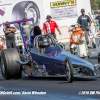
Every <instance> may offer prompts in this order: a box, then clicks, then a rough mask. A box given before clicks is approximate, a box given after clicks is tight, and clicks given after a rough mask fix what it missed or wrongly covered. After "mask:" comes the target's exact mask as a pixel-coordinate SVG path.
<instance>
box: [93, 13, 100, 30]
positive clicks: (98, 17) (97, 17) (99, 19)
mask: <svg viewBox="0 0 100 100" xmlns="http://www.w3.org/2000/svg"><path fill="white" fill-rule="evenodd" d="M96 19H97V20H98V21H99V26H100V12H99V14H98V16H96V18H95V19H94V20H96ZM99 30H100V27H99Z"/></svg>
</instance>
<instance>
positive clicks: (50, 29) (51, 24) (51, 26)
mask: <svg viewBox="0 0 100 100" xmlns="http://www.w3.org/2000/svg"><path fill="white" fill-rule="evenodd" d="M46 19H47V21H46V22H45V23H44V24H43V30H44V33H45V34H46V33H49V34H51V35H53V36H54V38H56V34H55V28H56V29H57V30H58V32H59V34H61V32H60V30H59V28H58V25H57V23H56V22H55V21H52V20H51V19H52V17H51V16H50V15H47V17H46Z"/></svg>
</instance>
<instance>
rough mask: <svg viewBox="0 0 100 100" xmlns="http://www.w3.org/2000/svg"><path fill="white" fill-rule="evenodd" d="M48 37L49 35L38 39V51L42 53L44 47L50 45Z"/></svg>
mask: <svg viewBox="0 0 100 100" xmlns="http://www.w3.org/2000/svg"><path fill="white" fill-rule="evenodd" d="M50 44H51V42H50V39H49V37H46V36H45V37H41V38H40V39H39V49H40V52H41V53H42V54H43V53H44V52H45V49H46V48H48V47H50Z"/></svg>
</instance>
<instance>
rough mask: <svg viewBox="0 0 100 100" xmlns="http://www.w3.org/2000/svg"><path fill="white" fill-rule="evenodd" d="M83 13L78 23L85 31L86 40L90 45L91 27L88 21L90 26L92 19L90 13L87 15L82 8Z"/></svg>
mask: <svg viewBox="0 0 100 100" xmlns="http://www.w3.org/2000/svg"><path fill="white" fill-rule="evenodd" d="M81 13H82V15H81V16H79V17H78V20H77V23H78V26H79V27H81V28H82V30H83V31H84V36H85V40H86V42H87V45H88V47H90V46H89V29H88V23H89V26H91V23H92V22H91V19H90V17H89V16H88V15H85V10H84V9H81Z"/></svg>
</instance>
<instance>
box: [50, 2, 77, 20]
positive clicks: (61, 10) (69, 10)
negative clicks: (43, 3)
mask: <svg viewBox="0 0 100 100" xmlns="http://www.w3.org/2000/svg"><path fill="white" fill-rule="evenodd" d="M51 15H52V18H53V19H54V20H59V19H60V20H61V19H65V18H74V17H78V13H77V5H76V0H67V1H61V2H60V1H59V2H54V3H53V2H52V3H51Z"/></svg>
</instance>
